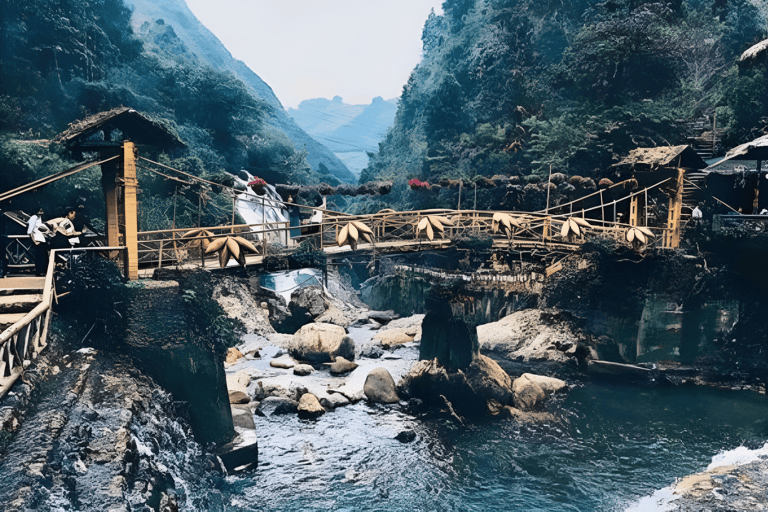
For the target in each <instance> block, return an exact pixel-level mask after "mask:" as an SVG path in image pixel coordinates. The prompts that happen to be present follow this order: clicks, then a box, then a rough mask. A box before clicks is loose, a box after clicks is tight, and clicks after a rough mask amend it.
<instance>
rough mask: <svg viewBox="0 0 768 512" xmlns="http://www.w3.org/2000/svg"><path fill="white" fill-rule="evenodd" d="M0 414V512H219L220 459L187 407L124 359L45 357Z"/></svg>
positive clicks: (93, 354) (85, 352) (91, 353)
mask: <svg viewBox="0 0 768 512" xmlns="http://www.w3.org/2000/svg"><path fill="white" fill-rule="evenodd" d="M23 380H24V383H23V384H22V385H20V386H16V387H15V388H14V390H13V395H11V396H8V397H7V398H6V400H5V401H4V404H3V408H2V409H0V422H1V424H2V427H3V433H4V438H3V441H4V443H3V444H4V449H3V456H2V458H0V474H2V475H3V480H4V483H5V485H3V486H2V490H0V503H3V510H8V511H14V510H19V511H21V510H111V511H128V510H139V509H146V508H147V507H149V508H150V509H153V510H163V511H173V510H178V509H179V508H182V509H185V510H192V509H197V510H201V509H208V508H216V507H218V506H219V505H220V504H221V494H220V493H217V492H209V491H208V490H207V489H208V488H210V487H211V486H212V485H214V481H215V480H217V479H220V478H221V469H220V465H219V462H218V460H217V459H216V458H215V457H214V456H212V455H210V454H209V453H206V451H205V450H203V448H202V447H201V446H200V445H199V444H198V443H196V442H195V441H194V438H193V436H192V433H191V431H190V428H189V426H188V423H187V422H186V421H185V418H186V412H185V405H184V404H182V403H179V402H175V401H174V400H173V398H172V397H171V396H170V394H169V393H168V392H166V391H164V390H163V389H161V388H160V387H158V386H157V385H156V384H155V383H154V382H153V381H152V380H151V379H149V378H148V377H146V376H145V375H143V374H142V373H141V372H140V371H139V370H137V369H136V367H135V366H134V365H133V363H132V362H131V361H130V360H129V359H128V358H125V357H116V356H114V355H111V354H107V353H102V352H99V351H96V350H94V349H89V348H84V349H80V350H77V351H73V352H70V353H62V352H59V351H51V352H50V353H48V354H46V355H45V356H43V357H42V358H41V359H40V360H39V362H38V364H37V365H36V368H35V369H34V371H30V372H29V375H25V378H24V379H23Z"/></svg>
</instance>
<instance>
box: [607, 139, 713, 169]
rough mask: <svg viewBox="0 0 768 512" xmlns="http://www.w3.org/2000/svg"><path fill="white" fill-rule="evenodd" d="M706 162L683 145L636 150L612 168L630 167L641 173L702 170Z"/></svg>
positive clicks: (687, 146) (691, 149)
mask: <svg viewBox="0 0 768 512" xmlns="http://www.w3.org/2000/svg"><path fill="white" fill-rule="evenodd" d="M706 166H707V164H706V162H704V160H702V158H701V157H700V156H699V155H698V153H696V151H694V149H693V148H692V147H691V146H689V145H687V144H683V145H680V146H660V147H655V148H637V149H633V150H632V151H630V152H629V155H627V156H626V157H624V158H623V159H622V160H621V161H620V162H618V163H616V164H613V166H612V167H631V168H633V169H637V170H642V171H653V170H656V169H669V168H677V167H681V168H684V169H703V168H705V167H706Z"/></svg>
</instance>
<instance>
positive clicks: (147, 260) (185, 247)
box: [138, 222, 290, 267]
mask: <svg viewBox="0 0 768 512" xmlns="http://www.w3.org/2000/svg"><path fill="white" fill-rule="evenodd" d="M198 229H202V230H206V231H208V232H209V233H210V235H208V234H199V235H195V236H188V237H185V236H184V235H185V234H186V233H190V232H192V231H194V230H198ZM228 236H240V237H243V238H245V239H246V240H248V241H250V242H252V243H253V244H254V245H256V246H257V247H260V249H261V254H264V253H265V252H266V248H267V245H269V244H276V243H277V244H280V245H283V246H288V245H289V242H288V240H289V239H290V226H289V224H288V223H287V222H270V223H265V224H234V225H230V226H212V227H202V228H177V229H161V230H156V231H141V232H139V233H138V246H139V250H138V252H139V265H141V266H144V267H147V266H153V267H162V266H163V265H180V264H183V263H190V264H196V263H199V264H201V265H203V266H204V265H205V261H206V259H208V258H210V259H211V261H213V259H215V255H210V256H206V255H205V251H204V247H205V243H206V241H207V242H211V241H213V240H215V239H217V238H224V237H228Z"/></svg>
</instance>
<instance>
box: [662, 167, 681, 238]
mask: <svg viewBox="0 0 768 512" xmlns="http://www.w3.org/2000/svg"><path fill="white" fill-rule="evenodd" d="M684 181H685V171H684V170H683V169H678V170H677V181H676V182H675V192H674V195H673V196H672V197H670V198H669V214H668V217H667V230H666V231H665V232H664V247H667V248H669V249H677V248H678V247H679V246H680V228H681V225H680V215H681V213H682V210H683V183H684Z"/></svg>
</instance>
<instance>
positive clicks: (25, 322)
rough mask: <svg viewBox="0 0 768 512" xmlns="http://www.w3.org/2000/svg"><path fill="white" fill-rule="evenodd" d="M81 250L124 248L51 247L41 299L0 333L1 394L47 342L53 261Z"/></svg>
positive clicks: (115, 249)
mask: <svg viewBox="0 0 768 512" xmlns="http://www.w3.org/2000/svg"><path fill="white" fill-rule="evenodd" d="M83 251H111V252H124V251H125V247H84V248H76V249H54V250H52V251H51V254H50V258H49V259H48V269H47V271H46V273H45V281H44V284H43V293H42V298H41V300H40V302H39V303H38V304H37V305H36V306H35V307H34V308H33V309H32V310H31V311H29V312H28V313H27V314H26V315H24V316H23V317H22V318H21V319H19V320H18V321H17V322H15V323H14V324H13V325H11V326H10V327H8V328H7V329H5V330H4V331H3V332H2V333H0V397H2V396H3V395H5V393H6V392H7V391H8V390H9V389H10V388H11V386H12V385H13V383H14V382H16V380H17V379H18V378H19V376H20V375H21V374H22V372H23V371H24V368H25V367H26V365H27V364H29V362H30V361H31V360H32V359H35V358H36V357H37V355H38V354H39V353H40V352H41V351H42V350H43V349H44V348H45V347H46V346H47V345H48V327H49V325H50V323H51V308H52V305H53V302H54V300H55V298H56V290H55V284H54V279H53V276H54V272H55V270H56V265H57V264H60V263H61V262H62V258H64V261H65V262H68V261H69V257H71V256H72V255H73V254H78V253H82V252H83Z"/></svg>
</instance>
